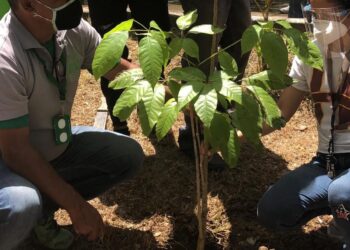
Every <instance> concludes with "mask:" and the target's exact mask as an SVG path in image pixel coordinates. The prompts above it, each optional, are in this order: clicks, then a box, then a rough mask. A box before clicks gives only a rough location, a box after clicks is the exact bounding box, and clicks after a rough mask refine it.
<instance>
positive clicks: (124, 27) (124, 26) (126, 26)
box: [103, 19, 134, 38]
mask: <svg viewBox="0 0 350 250" xmlns="http://www.w3.org/2000/svg"><path fill="white" fill-rule="evenodd" d="M133 23H134V19H129V20H126V21H124V22H121V23H120V24H118V25H117V26H115V27H114V28H113V29H111V30H110V31H109V32H107V33H106V34H105V35H104V36H103V38H107V37H108V36H109V35H111V34H114V33H118V32H120V31H130V30H131V28H132V25H133Z"/></svg>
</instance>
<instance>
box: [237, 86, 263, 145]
mask: <svg viewBox="0 0 350 250" xmlns="http://www.w3.org/2000/svg"><path fill="white" fill-rule="evenodd" d="M233 116H234V117H233V122H234V124H235V126H236V127H237V128H238V129H239V130H241V131H242V133H243V134H244V136H245V137H246V138H247V140H248V141H250V142H251V143H253V144H254V145H255V146H257V147H260V146H261V142H260V137H259V135H260V133H261V128H262V114H261V110H260V106H259V103H258V102H257V101H256V100H255V98H254V97H252V96H251V95H249V94H246V93H244V92H243V95H242V105H240V104H237V105H236V110H235V112H234V113H233Z"/></svg>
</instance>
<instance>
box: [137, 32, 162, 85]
mask: <svg viewBox="0 0 350 250" xmlns="http://www.w3.org/2000/svg"><path fill="white" fill-rule="evenodd" d="M139 60H140V64H141V68H142V71H143V73H144V75H145V78H146V79H147V80H148V81H149V82H150V83H151V84H152V86H154V84H155V83H156V82H157V81H158V80H159V77H160V75H161V73H162V66H163V51H162V47H161V46H160V44H159V43H158V41H157V40H156V39H154V38H152V37H149V36H147V37H144V38H142V39H141V41H140V43H139Z"/></svg>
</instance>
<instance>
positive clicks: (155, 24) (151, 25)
mask: <svg viewBox="0 0 350 250" xmlns="http://www.w3.org/2000/svg"><path fill="white" fill-rule="evenodd" d="M149 26H150V27H151V28H153V29H155V30H158V31H161V32H162V33H163V35H164V37H166V36H165V34H164V32H163V30H162V29H161V28H160V27H159V25H158V24H157V23H156V22H155V21H153V20H152V21H151V22H150V23H149Z"/></svg>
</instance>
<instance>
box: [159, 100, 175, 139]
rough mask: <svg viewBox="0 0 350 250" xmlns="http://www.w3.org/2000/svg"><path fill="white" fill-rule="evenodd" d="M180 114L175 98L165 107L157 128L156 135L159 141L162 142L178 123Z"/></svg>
mask: <svg viewBox="0 0 350 250" xmlns="http://www.w3.org/2000/svg"><path fill="white" fill-rule="evenodd" d="M178 114H179V111H178V109H177V103H176V101H175V99H174V98H171V99H170V100H168V101H167V103H166V104H165V105H164V107H163V110H162V113H161V114H160V117H159V120H158V123H157V126H156V135H157V138H158V140H161V139H162V138H163V137H164V136H166V134H167V133H168V132H169V130H170V129H171V127H172V126H173V124H174V122H175V121H176V119H177V116H178Z"/></svg>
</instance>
